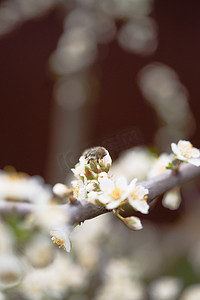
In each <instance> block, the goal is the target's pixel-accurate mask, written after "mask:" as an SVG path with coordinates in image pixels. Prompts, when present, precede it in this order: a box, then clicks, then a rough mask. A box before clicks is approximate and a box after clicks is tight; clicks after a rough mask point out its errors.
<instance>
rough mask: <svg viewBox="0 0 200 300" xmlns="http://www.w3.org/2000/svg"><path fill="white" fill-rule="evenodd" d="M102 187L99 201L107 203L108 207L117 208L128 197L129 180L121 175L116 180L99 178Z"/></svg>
mask: <svg viewBox="0 0 200 300" xmlns="http://www.w3.org/2000/svg"><path fill="white" fill-rule="evenodd" d="M99 183H100V189H101V191H102V193H101V194H100V195H99V198H98V199H99V201H100V202H101V203H103V204H105V205H106V208H107V209H114V208H117V207H118V206H119V205H120V204H121V202H122V201H124V200H125V199H126V189H127V186H128V185H127V181H126V178H125V177H123V176H121V177H119V178H118V179H117V180H116V181H113V180H112V179H110V178H99Z"/></svg>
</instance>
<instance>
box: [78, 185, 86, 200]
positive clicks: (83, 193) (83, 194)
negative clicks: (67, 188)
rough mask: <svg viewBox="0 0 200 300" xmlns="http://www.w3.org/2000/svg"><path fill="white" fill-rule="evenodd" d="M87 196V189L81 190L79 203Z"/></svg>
mask: <svg viewBox="0 0 200 300" xmlns="http://www.w3.org/2000/svg"><path fill="white" fill-rule="evenodd" d="M86 194H87V191H86V189H85V188H80V190H79V194H78V197H77V199H78V200H79V201H82V200H84V199H85V198H86Z"/></svg>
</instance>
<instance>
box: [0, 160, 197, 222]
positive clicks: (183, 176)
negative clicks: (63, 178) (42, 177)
mask: <svg viewBox="0 0 200 300" xmlns="http://www.w3.org/2000/svg"><path fill="white" fill-rule="evenodd" d="M199 175H200V167H195V166H192V165H189V164H185V163H183V164H182V165H181V166H180V169H179V170H178V172H177V174H174V172H172V171H171V170H166V172H165V173H164V174H162V175H160V176H157V177H155V178H153V179H151V180H147V181H143V182H139V183H138V184H139V185H143V186H144V187H145V188H148V190H149V195H148V203H149V204H150V203H151V202H152V201H153V200H154V199H155V198H156V197H157V196H159V195H161V194H163V193H165V192H167V191H168V190H170V189H171V188H173V187H175V186H180V185H183V184H184V183H186V182H188V181H190V180H192V179H194V178H195V177H198V176H199ZM33 207H34V204H29V203H23V202H17V201H15V202H11V201H6V200H0V214H1V215H2V214H7V213H8V212H16V213H17V214H19V215H22V216H25V215H27V214H29V213H31V212H32V211H33ZM60 208H61V209H62V210H66V212H67V213H68V214H69V215H70V216H71V223H73V224H74V223H80V222H84V221H85V220H88V219H92V218H95V217H96V216H99V215H101V214H104V213H107V212H109V210H107V209H106V208H105V207H104V206H95V205H92V204H90V203H88V202H87V200H83V201H81V202H80V201H74V202H73V203H68V204H64V205H60Z"/></svg>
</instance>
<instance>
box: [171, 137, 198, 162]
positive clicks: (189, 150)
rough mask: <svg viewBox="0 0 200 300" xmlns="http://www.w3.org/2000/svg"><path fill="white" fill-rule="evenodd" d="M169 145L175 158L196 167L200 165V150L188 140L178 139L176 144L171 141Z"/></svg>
mask: <svg viewBox="0 0 200 300" xmlns="http://www.w3.org/2000/svg"><path fill="white" fill-rule="evenodd" d="M171 147H172V151H173V152H174V154H175V156H176V158H177V159H179V160H182V161H184V162H188V163H190V164H192V165H194V166H197V167H199V166H200V151H199V149H197V148H195V147H193V146H192V144H191V143H190V142H189V141H184V140H180V141H179V142H178V144H175V143H172V144H171Z"/></svg>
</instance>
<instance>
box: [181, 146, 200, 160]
mask: <svg viewBox="0 0 200 300" xmlns="http://www.w3.org/2000/svg"><path fill="white" fill-rule="evenodd" d="M179 150H180V152H181V153H182V155H183V156H185V157H186V158H191V157H193V156H194V155H196V154H197V151H196V149H195V148H193V147H192V144H190V145H180V146H179Z"/></svg>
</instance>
